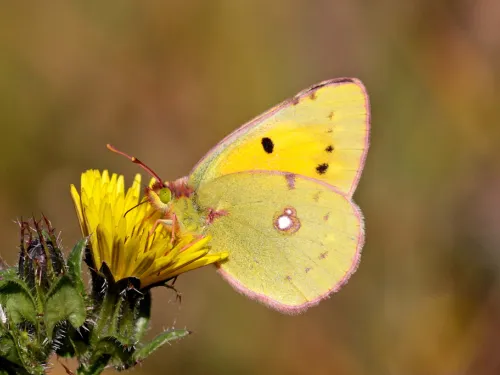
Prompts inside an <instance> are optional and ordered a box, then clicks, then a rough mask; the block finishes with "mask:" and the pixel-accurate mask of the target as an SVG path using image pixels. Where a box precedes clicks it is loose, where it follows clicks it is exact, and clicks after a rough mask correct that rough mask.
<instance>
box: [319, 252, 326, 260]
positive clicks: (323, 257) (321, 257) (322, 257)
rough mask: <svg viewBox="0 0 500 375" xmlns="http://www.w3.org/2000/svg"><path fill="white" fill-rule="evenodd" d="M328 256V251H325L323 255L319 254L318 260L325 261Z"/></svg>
mask: <svg viewBox="0 0 500 375" xmlns="http://www.w3.org/2000/svg"><path fill="white" fill-rule="evenodd" d="M327 256H328V251H325V252H324V253H321V254H319V259H325V258H326V257H327Z"/></svg>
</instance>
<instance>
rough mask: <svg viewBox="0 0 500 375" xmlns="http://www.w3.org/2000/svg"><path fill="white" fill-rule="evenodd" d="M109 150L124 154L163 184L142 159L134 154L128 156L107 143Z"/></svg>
mask: <svg viewBox="0 0 500 375" xmlns="http://www.w3.org/2000/svg"><path fill="white" fill-rule="evenodd" d="M106 147H107V148H108V150H109V151H113V152H115V153H117V154H119V155H122V156H125V157H126V158H127V159H128V160H130V161H131V162H132V163H135V164H137V165H138V166H139V167H141V168H142V169H144V170H145V171H146V172H148V173H149V174H150V175H151V176H153V177H154V178H155V179H156V180H157V181H158V182H159V183H161V184H163V180H162V179H161V178H160V177H159V176H158V175H157V174H156V173H155V171H153V170H152V169H151V168H149V167H148V166H147V165H146V164H144V163H143V162H142V161H140V160H139V159H137V158H136V157H135V156H130V155H128V154H126V153H124V152H123V151H120V150H118V149H117V148H115V147H114V146H111V145H110V144H109V143H108V144H107V145H106Z"/></svg>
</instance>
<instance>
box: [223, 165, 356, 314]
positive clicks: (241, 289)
mask: <svg viewBox="0 0 500 375" xmlns="http://www.w3.org/2000/svg"><path fill="white" fill-rule="evenodd" d="M249 172H252V173H269V174H278V175H283V176H286V175H287V174H289V173H286V172H279V171H259V170H255V171H246V172H236V173H249ZM295 176H296V177H300V178H303V179H306V180H311V181H314V182H316V183H318V184H320V185H324V186H326V187H328V188H329V189H331V190H333V191H334V192H336V193H338V194H339V195H341V196H342V197H344V199H345V200H347V201H348V202H349V203H350V205H351V208H352V210H353V213H354V215H355V216H356V218H357V219H358V223H359V232H358V242H357V244H356V252H355V254H354V256H353V259H352V263H351V267H350V268H349V269H348V270H347V272H346V273H345V274H344V276H343V277H342V279H340V281H338V282H337V283H335V284H334V285H333V286H332V288H331V289H329V290H328V291H327V292H326V293H324V294H322V295H320V296H318V297H317V298H315V299H313V300H310V301H307V302H305V303H303V304H301V305H286V304H283V303H279V302H277V301H275V300H273V299H271V298H269V297H268V296H266V295H264V294H260V293H255V292H253V291H251V290H249V289H248V288H246V287H245V286H244V285H243V284H241V283H240V282H239V281H238V280H236V279H234V278H233V277H232V276H231V275H229V274H228V273H227V272H225V271H224V270H223V269H222V268H221V266H220V265H216V266H217V272H218V273H219V275H221V276H222V278H223V279H224V280H225V281H227V282H228V283H229V285H231V286H232V287H233V288H234V289H235V290H236V291H237V292H238V293H241V294H243V295H245V296H246V297H248V298H250V299H253V300H256V301H258V302H260V303H262V304H263V305H265V306H267V307H269V308H271V309H273V310H277V311H279V312H281V313H283V314H288V315H298V314H301V313H303V312H305V311H306V310H307V309H308V308H310V307H312V306H316V305H318V304H319V303H320V302H321V301H323V300H325V299H327V298H329V297H330V295H332V294H333V293H336V292H338V291H339V290H340V289H341V288H342V287H343V286H344V285H345V284H347V282H348V280H349V278H350V277H351V276H352V275H353V274H354V273H355V272H356V270H357V269H358V266H359V262H360V260H361V252H362V249H363V245H364V243H365V229H364V228H365V226H364V218H363V214H362V213H361V209H360V208H359V207H358V205H356V203H354V202H353V201H352V199H351V197H350V196H349V195H347V194H345V193H342V192H340V191H339V190H338V189H337V188H335V187H334V186H332V185H330V184H327V183H326V182H323V181H320V180H316V179H314V178H310V177H306V176H302V175H298V174H296V175H295Z"/></svg>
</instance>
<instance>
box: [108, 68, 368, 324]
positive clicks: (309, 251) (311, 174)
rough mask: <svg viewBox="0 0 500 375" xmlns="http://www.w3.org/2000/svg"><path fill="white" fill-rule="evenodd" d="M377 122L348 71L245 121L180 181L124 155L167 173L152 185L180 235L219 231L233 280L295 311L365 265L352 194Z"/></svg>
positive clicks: (224, 267) (226, 273)
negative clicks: (165, 178) (373, 121)
mask: <svg viewBox="0 0 500 375" xmlns="http://www.w3.org/2000/svg"><path fill="white" fill-rule="evenodd" d="M369 128H370V109H369V99H368V95H367V92H366V89H365V87H364V85H363V84H362V83H361V82H360V81H359V80H357V79H354V78H339V79H333V80H329V81H324V82H321V83H318V84H316V85H314V86H312V87H310V88H308V89H306V90H304V91H302V92H300V93H299V94H297V95H295V96H294V97H293V98H291V99H288V100H285V101H284V102H282V103H281V104H279V105H277V106H276V107H273V108H271V109H270V110H268V111H267V112H265V113H264V114H262V115H260V116H258V117H256V118H255V119H253V120H252V121H250V122H248V123H246V124H245V125H243V126H242V127H240V128H239V129H237V130H236V131H234V132H233V133H232V134H230V135H228V136H227V137H226V138H224V139H223V140H222V141H221V142H220V143H219V144H218V145H216V146H215V147H214V148H213V149H212V150H210V151H209V152H208V153H207V154H206V155H205V157H203V158H202V159H201V160H200V161H199V162H198V163H197V164H196V166H195V167H194V168H193V170H192V171H191V173H190V174H189V175H188V176H186V177H183V178H180V179H178V180H176V181H173V182H161V179H160V178H159V177H158V176H157V175H156V174H155V173H154V172H152V170H151V169H149V168H148V167H146V166H145V165H144V164H143V163H142V162H140V161H139V160H138V159H136V158H132V157H129V156H128V155H126V154H125V156H127V157H129V158H131V159H133V161H134V162H136V163H138V164H140V165H141V166H142V167H143V168H145V169H146V170H147V171H148V172H150V173H151V174H152V175H153V176H154V177H155V178H156V180H157V181H158V183H155V184H154V185H153V187H151V188H149V190H147V192H146V194H147V196H148V199H149V201H150V203H152V204H153V205H154V206H155V207H157V208H158V209H159V210H162V211H163V212H164V213H165V215H166V216H165V217H166V219H165V220H163V221H164V223H165V224H167V225H169V226H171V227H172V228H174V235H175V231H177V230H179V231H188V232H191V233H194V234H198V235H201V236H207V235H210V236H211V238H212V239H211V242H210V246H211V251H212V252H221V251H227V252H228V253H229V258H228V260H227V261H225V262H223V263H221V264H218V265H217V267H218V271H219V273H220V274H221V275H222V276H223V278H224V279H225V280H227V281H228V282H229V283H230V284H231V285H232V286H233V287H234V288H235V289H236V290H237V291H239V292H241V293H243V294H244V295H246V296H248V297H250V298H252V299H256V300H258V301H259V302H261V303H263V304H265V305H267V306H268V307H271V308H273V309H275V310H278V311H280V312H282V313H288V314H296V313H300V312H303V311H305V310H306V309H307V308H309V307H311V306H313V305H316V304H318V303H319V302H320V301H321V300H323V299H325V298H327V297H328V296H329V295H330V294H331V293H333V292H336V291H338V290H339V289H340V287H341V286H342V285H344V284H345V283H346V282H347V280H348V279H349V278H350V276H351V275H352V274H353V273H354V272H355V271H356V269H357V266H358V263H359V260H360V256H361V249H362V247H363V245H364V223H363V216H362V213H361V211H360V209H359V208H358V206H357V205H356V204H355V203H354V202H353V200H352V195H353V193H354V191H355V189H356V186H357V185H358V182H359V179H360V176H361V172H362V170H363V166H364V163H365V159H366V155H367V151H368V143H369ZM108 148H110V149H112V150H113V151H116V152H119V153H121V152H120V151H117V150H116V149H114V148H112V147H111V146H109V145H108ZM122 154H123V153H122Z"/></svg>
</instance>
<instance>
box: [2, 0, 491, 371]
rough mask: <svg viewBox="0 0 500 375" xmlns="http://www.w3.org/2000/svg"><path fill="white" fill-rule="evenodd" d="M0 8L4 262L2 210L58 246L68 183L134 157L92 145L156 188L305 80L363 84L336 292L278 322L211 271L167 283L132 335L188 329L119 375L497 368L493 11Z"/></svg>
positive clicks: (478, 1) (6, 220)
mask: <svg viewBox="0 0 500 375" xmlns="http://www.w3.org/2000/svg"><path fill="white" fill-rule="evenodd" d="M0 8H1V10H0V129H1V132H0V150H1V158H0V179H1V184H0V233H1V236H2V237H1V238H2V250H1V251H2V256H3V257H4V258H5V259H6V260H7V261H8V262H10V263H13V262H14V260H15V257H16V246H17V244H18V229H17V226H16V225H15V223H14V222H13V220H15V219H16V218H17V217H19V216H21V215H23V216H25V217H26V216H28V215H30V214H31V213H39V212H40V211H43V212H44V213H45V214H46V215H47V216H48V217H49V218H50V219H51V220H52V222H53V223H54V225H55V226H56V227H57V229H58V230H61V231H62V234H63V238H64V241H65V242H64V243H65V244H66V246H67V247H68V248H69V247H71V245H72V244H73V243H74V241H76V240H77V239H78V238H79V235H80V233H79V228H78V224H77V220H76V217H75V216H74V213H73V206H72V202H71V200H70V196H69V189H68V187H69V184H70V183H77V184H78V183H79V175H80V173H81V172H82V171H84V170H85V169H88V168H109V169H111V170H113V171H116V172H120V173H124V174H125V175H126V177H127V179H128V181H130V180H131V179H132V177H133V175H134V173H136V172H137V171H138V168H137V167H136V166H134V165H132V164H131V163H129V162H127V161H126V160H125V159H124V158H121V157H118V156H117V155H114V154H112V153H110V152H108V151H107V150H106V148H105V144H106V143H107V142H111V143H113V144H115V145H116V146H118V147H120V148H121V149H123V150H126V151H128V152H130V153H132V154H134V155H136V156H138V157H140V158H141V159H143V160H144V161H146V162H147V163H148V164H149V165H150V166H151V167H153V168H154V169H155V170H157V171H158V173H159V174H160V175H161V176H162V177H163V178H165V179H174V178H177V177H180V176H182V175H185V174H186V173H188V171H189V170H190V169H191V167H192V166H193V165H194V163H195V162H196V161H197V160H198V159H199V158H200V157H202V156H203V155H204V154H205V152H207V151H208V150H209V148H210V147H211V146H213V145H214V144H215V143H216V142H217V141H218V140H220V139H221V138H222V137H223V136H225V135H226V134H228V133H229V132H230V131H232V130H233V129H235V128H236V127H238V126H239V125H240V124H242V123H244V122H246V121H247V120H249V119H250V118H252V117H254V116H256V115H257V114H259V113H261V112H263V111H264V110H266V109H267V108H269V107H271V106H273V105H275V104H277V103H278V102H280V101H282V100H283V99H285V98H287V97H290V96H292V95H294V94H295V93H297V92H298V91H300V90H302V89H304V88H306V87H308V86H310V85H312V84H313V83H316V82H319V81H321V80H325V79H329V78H334V77H342V76H354V77H358V78H360V79H361V80H362V81H363V82H364V83H365V84H366V86H367V88H368V91H369V94H370V98H371V103H372V135H371V149H370V152H369V154H368V159H367V164H366V168H365V172H364V175H363V178H362V179H361V183H360V185H359V189H358V191H357V192H356V194H355V200H356V201H357V203H358V204H359V205H360V206H361V208H362V209H363V212H364V214H365V216H366V227H367V243H366V246H365V249H364V254H363V258H362V262H361V265H360V268H359V270H358V272H357V273H356V274H355V275H354V277H353V278H352V279H351V281H350V282H349V284H348V285H347V286H346V287H345V288H344V289H343V290H342V291H341V292H340V293H338V294H337V295H335V296H333V297H332V298H331V299H329V300H328V301H326V302H323V303H321V304H320V305H319V306H318V307H316V308H313V309H311V310H309V311H308V312H307V313H306V314H303V315H300V316H295V317H290V316H282V315H280V314H278V313H276V312H274V311H271V310H268V309H267V308H265V307H263V306H260V305H259V304H257V303H255V302H253V301H250V300H247V299H246V298H245V297H243V296H241V295H239V294H237V293H235V292H233V290H232V289H231V288H230V287H229V286H228V285H226V284H225V283H224V281H223V280H222V279H220V278H219V276H217V275H216V273H215V272H214V270H213V269H212V268H205V269H203V270H199V271H196V272H193V273H191V274H186V275H184V276H182V277H181V278H180V279H179V280H178V283H177V284H176V285H177V287H178V288H180V290H181V291H182V293H183V302H182V304H181V305H179V304H178V303H176V302H175V298H174V296H173V295H172V293H168V291H166V290H163V291H159V292H157V293H155V294H154V311H153V315H154V316H153V322H154V324H153V326H152V328H151V332H150V334H151V336H153V335H154V334H155V333H157V332H158V331H160V330H161V329H163V328H168V327H172V326H175V327H188V328H189V329H191V330H193V331H195V334H193V335H192V336H190V337H189V338H187V339H184V340H182V341H180V342H177V343H175V344H174V345H172V346H171V347H164V348H163V349H162V350H160V351H159V352H157V353H156V354H155V355H153V356H152V357H151V358H150V359H149V360H147V361H146V362H145V363H144V364H143V365H142V366H141V367H138V368H137V369H136V370H135V371H134V373H135V374H163V373H171V374H262V373H273V374H336V375H361V374H370V375H379V374H380V375H412V374H415V375H427V374H432V375H441V374H443V375H444V374H446V375H455V374H460V375H483V374H484V375H489V374H498V373H500V338H499V335H500V283H499V281H500V278H499V271H500V270H499V268H500V230H499V225H500V173H499V171H500V152H499V150H500V147H499V146H500V144H499V140H500V139H499V136H500V126H499V123H500V95H499V93H500V80H499V79H500V31H499V30H500V29H499V26H498V25H499V24H500V2H498V1H497V0H455V1H453V0H449V1H433V0H410V1H398V0H384V1H377V2H367V1H361V0H351V1H300V0H276V1H261V0H259V1H231V0H217V1H216V0H214V1H186V2H182V1H142V2H137V1H130V0H124V1H120V2H100V1H72V2H67V1H62V0H54V1H50V2H29V1H17V2H4V3H2V5H1V7H0ZM54 363H55V367H54V369H53V370H52V373H53V374H63V373H64V371H63V370H62V368H61V366H60V365H58V364H57V361H56V360H55V359H54ZM68 365H69V366H70V367H71V366H72V365H74V364H73V363H71V362H69V363H68ZM73 368H74V367H73ZM108 373H113V371H109V372H108Z"/></svg>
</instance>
